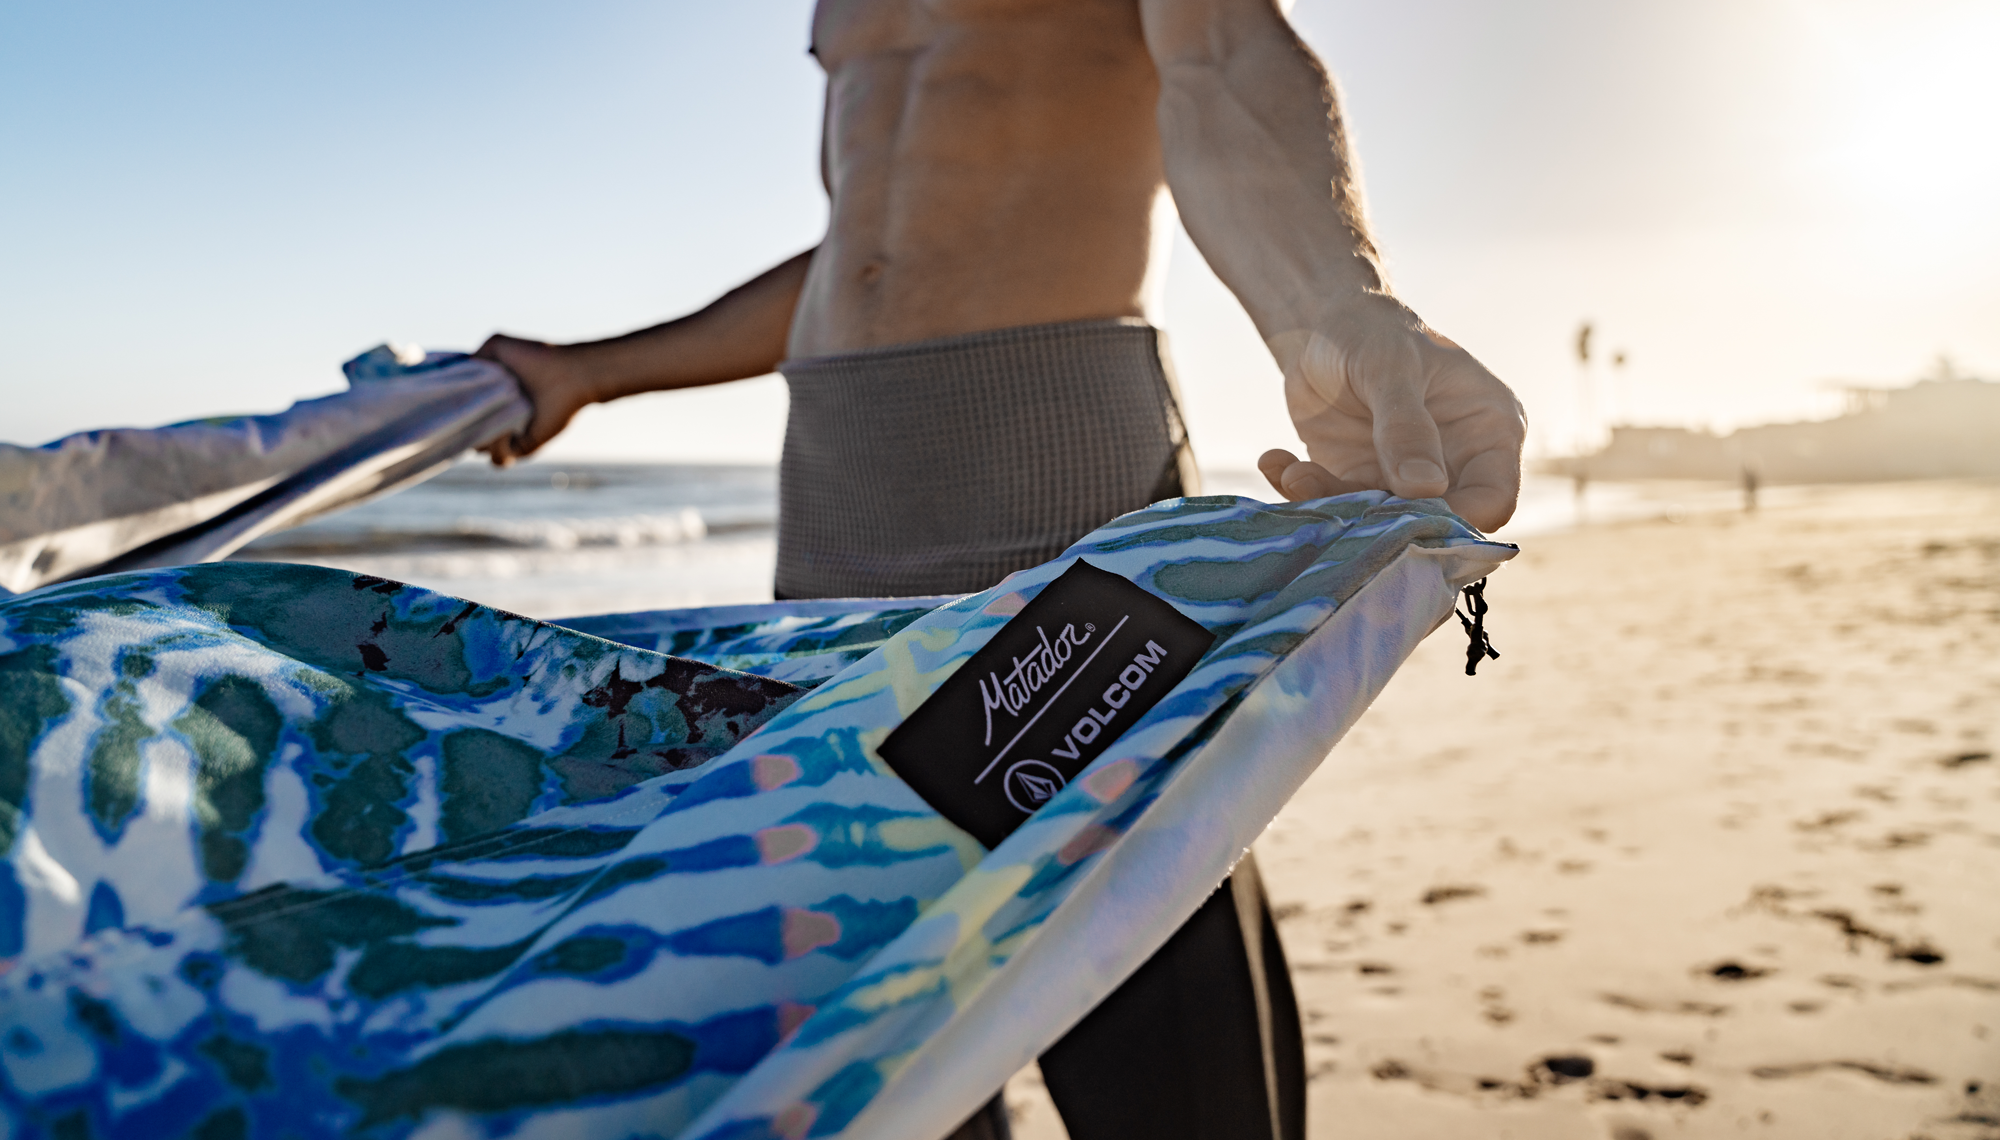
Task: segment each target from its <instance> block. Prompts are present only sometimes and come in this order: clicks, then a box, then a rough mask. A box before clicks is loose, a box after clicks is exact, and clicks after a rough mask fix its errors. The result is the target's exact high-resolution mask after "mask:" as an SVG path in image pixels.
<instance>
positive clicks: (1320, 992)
mask: <svg viewBox="0 0 2000 1140" xmlns="http://www.w3.org/2000/svg"><path fill="white" fill-rule="evenodd" d="M1522 541H1523V544H1524V547H1525V549H1524V553H1523V554H1522V556H1521V557H1520V558H1519V559H1517V560H1516V561H1515V562H1514V563H1513V564H1512V565H1511V566H1509V567H1507V568H1506V569H1504V570H1503V571H1501V573H1499V574H1498V575H1496V576H1495V577H1494V579H1493V583H1492V586H1491V588H1490V589H1489V591H1488V593H1489V598H1490V600H1491V601H1492V604H1493V612H1492V616H1491V619H1490V624H1491V629H1492V633H1493V638H1494V641H1495V644H1496V645H1497V646H1498V647H1499V649H1500V650H1501V652H1502V654H1503V656H1502V658H1501V659H1500V660H1498V661H1493V662H1489V663H1487V664H1486V665H1485V666H1484V667H1483V668H1482V669H1481V670H1480V675H1479V676H1478V677H1476V678H1469V677H1466V676H1465V675H1464V673H1463V666H1464V639H1463V637H1462V636H1461V635H1460V634H1459V633H1458V631H1457V628H1456V625H1455V623H1454V624H1453V625H1451V626H1449V627H1447V628H1445V629H1441V630H1440V631H1439V632H1438V633H1437V634H1435V635H1433V637H1432V638H1431V639H1430V640H1429V641H1428V642H1426V643H1425V644H1424V645H1423V646H1422V647H1421V648H1420V649H1419V651H1418V653H1417V655H1416V656H1415V657H1414V659H1412V660H1411V661H1410V662H1409V664H1408V665H1407V666H1405V668H1404V669H1403V671H1402V672H1401V673H1400V674H1399V675H1398V676H1397V678H1396V679H1395V681H1394V682H1393V683H1392V684H1391V685H1390V687H1389V689H1388V691H1387V692H1386V693H1385V694H1384V695H1383V697H1382V698H1381V699H1380V700H1379V701H1378V702H1377V703H1376V705H1375V707H1374V708H1372V709H1371V710H1370V711H1369V712H1368V713H1367V714H1366V715H1365V716H1364V717H1363V719H1362V720H1361V722H1360V724H1359V725H1358V726H1357V727H1356V728H1355V729H1354V731H1353V732H1352V733H1351V734H1350V735H1349V737H1348V738H1347V740H1346V741H1345V742H1344V743H1342V744H1341V746H1340V747H1339V748H1338V749H1336V750H1335V752H1334V753H1333V755H1332V756H1331V757H1330V758H1329V760H1328V762H1327V763H1326V764H1325V765H1324V766H1322V768H1321V769H1320V770H1319V772H1318V773H1317V774H1316V775H1315V776H1314V777H1313V778H1312V780H1311V781H1310V782H1309V783H1308V784H1307V785H1306V787H1305V788H1304V790H1303V791H1302V792H1301V793H1300V794H1299V795H1298V797H1297V798H1296V799H1295V800H1294V801H1293V802H1292V804H1291V805H1290V806H1289V807H1288V808H1287V809H1286V811H1285V812H1284V814H1283V815H1282V816H1280V818H1279V819H1278V820H1277V821H1276V822H1275V823H1274V824H1273V825H1272V827H1271V829H1270V830H1269V831H1268V832H1267V833H1266V834H1265V835H1264V837H1263V838H1262V839H1261V840H1260V841H1259V843H1258V847H1257V850H1258V857H1259V859H1260V861H1261V863H1262V866H1263V868H1264V873H1265V875H1266V878H1267V880H1268V881H1269V883H1270V885H1271V889H1272V893H1273V896H1274V898H1273V901H1274V903H1275V904H1276V905H1277V906H1278V908H1279V911H1278V912H1279V915H1280V920H1281V929H1282V931H1283V935H1284V939H1285V944H1286V949H1287V952H1288V953H1289V955H1290V957H1291V960H1292V963H1293V969H1294V977H1295V981H1296V984H1297V986H1298V990H1299V997H1300V1002H1301V1005H1302V1006H1303V1009H1304V1011H1305V1017H1306V1020H1307V1026H1306V1031H1307V1036H1308V1044H1307V1049H1308V1054H1307V1057H1308V1065H1309V1067H1310V1070H1311V1073H1312V1079H1311V1084H1310V1109H1309V1121H1310V1127H1311V1132H1312V1134H1313V1135H1314V1136H1316V1137H1346V1136H1353V1137H1369V1138H1371V1140H1432V1138H1439V1140H1442V1138H1446V1137H1450V1138H1474V1137H1482V1138H1483V1137H1492V1138H1501V1137H1519V1138H1528V1137H1533V1138H1536V1140H1571V1138H1576V1140H1586V1138H1588V1140H1649V1138H1654V1140H1664V1138H1667V1137H1737V1136H1753V1137H1770V1138H1798V1140H1808V1138H1810V1140H1848V1138H1852V1140H1917V1138H1920V1137H1921V1138H1927V1140H1975V1138H2000V905H1996V904H1995V900H1994V894H1995V889H1996V885H2000V757H1996V756H1995V755H1994V751H1995V749H1996V737H2000V485H1996V484H1991V483H1986V484H1974V483H1902V484H1893V485H1876V486H1851V487H1817V488H1785V489H1778V490H1777V491H1776V492H1773V493H1767V494H1766V497H1765V504H1764V506H1763V508H1762V509H1761V510H1759V511H1758V512H1756V513H1754V514H1745V513H1743V512H1741V511H1740V510H1731V511H1717V510H1710V511H1708V512H1707V513H1690V514H1687V515H1684V516H1681V517H1678V518H1673V517H1670V518H1667V519H1663V520H1655V521H1648V522H1632V523H1622V524H1607V525H1601V526H1595V527H1586V528H1583V529H1580V530H1576V531H1572V532H1570V533H1566V534H1558V535H1544V536H1540V537H1535V538H1532V539H1524V540H1522ZM1036 1083H1037V1081H1036V1076H1035V1074H1034V1071H1033V1070H1032V1069H1030V1070H1029V1071H1028V1072H1026V1073H1024V1074H1022V1075H1021V1076H1020V1077H1017V1078H1016V1080H1015V1081H1014V1082H1013V1083H1012V1084H1011V1085H1010V1086H1009V1092H1010V1106H1011V1107H1012V1108H1013V1109H1014V1111H1015V1116H1016V1135H1017V1136H1021V1137H1024V1138H1029V1140H1050V1138H1053V1137H1058V1136H1061V1135H1062V1133H1061V1128H1060V1125H1059V1124H1058V1123H1057V1122H1056V1120H1055V1117H1054V1114H1053V1111H1052V1109H1051V1107H1050V1106H1049V1104H1048V1102H1047V1100H1046V1098H1045V1094H1039V1091H1038V1090H1037V1088H1036V1087H1035V1086H1036Z"/></svg>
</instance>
